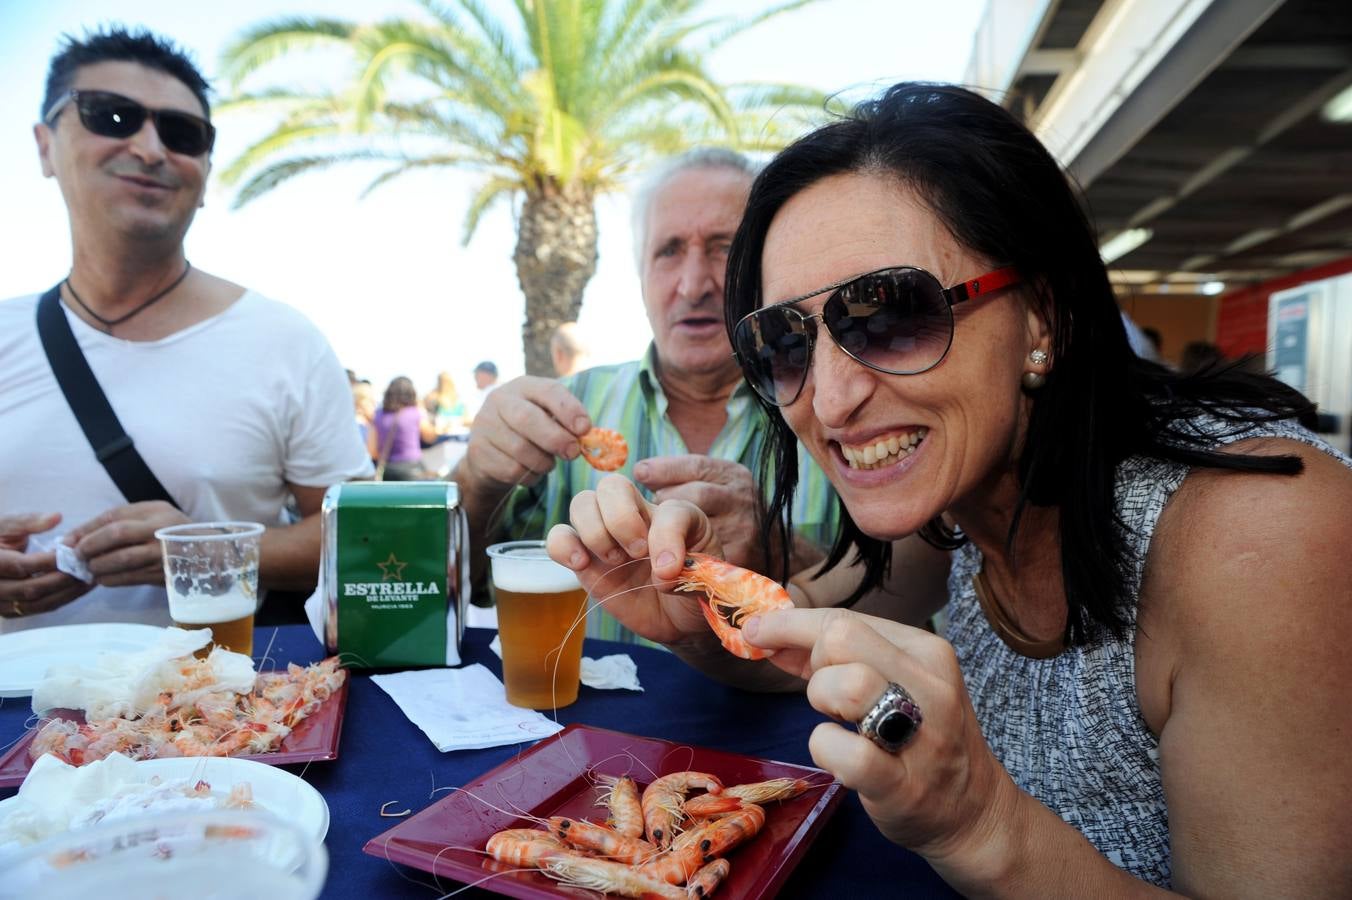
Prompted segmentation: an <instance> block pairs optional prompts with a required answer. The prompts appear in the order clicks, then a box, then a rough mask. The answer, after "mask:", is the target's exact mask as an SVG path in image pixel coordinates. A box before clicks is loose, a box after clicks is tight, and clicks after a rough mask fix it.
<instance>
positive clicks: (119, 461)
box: [38, 284, 181, 509]
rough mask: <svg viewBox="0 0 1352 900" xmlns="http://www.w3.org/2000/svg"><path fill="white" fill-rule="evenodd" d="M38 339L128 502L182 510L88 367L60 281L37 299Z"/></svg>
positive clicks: (91, 442) (100, 458)
mask: <svg viewBox="0 0 1352 900" xmlns="http://www.w3.org/2000/svg"><path fill="white" fill-rule="evenodd" d="M38 337H40V338H41V339H42V349H43V352H45V353H46V354H47V362H48V363H50V364H51V367H52V374H53V375H55V376H56V383H57V384H58V385H60V386H61V393H62V394H64V395H65V396H66V403H68V404H69V405H70V411H71V412H73V413H74V414H75V419H76V421H78V422H79V423H80V428H81V429H82V430H83V431H84V435H85V438H86V439H87V440H88V441H89V446H91V447H93V448H94V455H95V456H96V457H97V458H98V461H99V462H100V463H102V464H103V467H104V468H105V469H107V470H108V477H110V478H112V479H113V483H114V484H116V485H117V489H118V490H119V491H121V492H122V495H123V496H124V497H126V498H127V502H128V503H140V502H142V501H145V500H163V501H164V502H166V503H168V504H170V505H172V506H173V507H174V508H175V509H181V507H179V505H178V504H177V503H175V502H174V498H173V497H171V496H169V492H168V491H167V490H165V489H164V485H162V484H160V480H159V479H158V478H156V477H155V473H154V472H152V471H150V467H149V466H147V465H146V461H145V460H144V459H142V458H141V454H140V453H137V452H136V445H135V444H133V443H132V439H131V437H130V436H129V435H128V434H127V432H126V430H125V429H124V428H123V427H122V423H121V422H119V421H118V419H117V413H115V412H113V407H112V406H111V405H110V404H109V403H108V398H107V396H105V395H104V393H103V388H102V387H100V386H99V380H98V379H97V378H95V377H94V371H93V370H92V369H90V368H89V361H88V360H86V359H85V355H84V352H83V351H81V350H80V344H79V342H77V341H76V340H75V333H74V332H73V331H71V330H70V322H68V321H66V313H65V310H63V309H62V308H61V285H59V284H58V285H57V286H56V287H54V288H52V289H51V290H50V291H48V292H47V293H45V294H43V295H42V299H40V300H38Z"/></svg>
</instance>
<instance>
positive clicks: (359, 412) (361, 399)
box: [352, 378, 376, 459]
mask: <svg viewBox="0 0 1352 900" xmlns="http://www.w3.org/2000/svg"><path fill="white" fill-rule="evenodd" d="M352 412H353V418H354V419H355V420H356V423H357V434H358V435H359V436H360V437H361V442H362V446H364V447H366V448H367V453H368V455H370V457H371V458H372V459H375V457H376V454H375V451H374V450H373V449H372V448H373V447H374V446H375V439H376V435H375V418H376V389H375V388H374V387H372V386H371V382H369V381H367V380H366V379H364V378H363V379H358V380H356V381H354V382H352Z"/></svg>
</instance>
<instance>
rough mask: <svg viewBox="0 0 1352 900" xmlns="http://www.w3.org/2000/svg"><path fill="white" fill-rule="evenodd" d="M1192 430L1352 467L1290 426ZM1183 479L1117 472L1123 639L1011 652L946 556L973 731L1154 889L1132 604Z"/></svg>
mask: <svg viewBox="0 0 1352 900" xmlns="http://www.w3.org/2000/svg"><path fill="white" fill-rule="evenodd" d="M1194 426H1195V427H1197V428H1199V429H1202V430H1203V432H1204V433H1206V434H1207V435H1209V436H1211V437H1214V438H1215V439H1216V444H1217V446H1219V445H1223V444H1228V443H1231V442H1233V441H1238V440H1243V439H1245V438H1250V437H1282V438H1290V439H1292V440H1296V441H1300V442H1302V443H1305V444H1309V445H1311V446H1313V447H1316V448H1318V449H1320V450H1323V451H1324V452H1326V453H1328V454H1329V455H1331V456H1333V457H1335V458H1336V459H1339V460H1341V461H1342V462H1343V463H1344V464H1345V465H1348V466H1349V467H1352V460H1349V459H1348V458H1347V457H1345V456H1343V455H1342V454H1341V453H1339V452H1338V451H1337V450H1335V449H1334V448H1332V447H1330V446H1329V445H1328V444H1326V443H1324V442H1323V441H1321V440H1320V439H1319V438H1317V437H1315V436H1314V435H1313V434H1312V433H1311V432H1309V431H1306V430H1305V429H1303V428H1301V427H1300V426H1299V425H1297V424H1295V423H1294V422H1276V423H1264V424H1260V425H1254V426H1251V427H1250V428H1248V429H1247V430H1245V431H1242V432H1240V433H1236V434H1229V435H1225V434H1223V432H1224V431H1226V430H1228V429H1230V428H1233V427H1234V426H1233V425H1231V424H1229V423H1222V422H1220V421H1219V420H1216V419H1212V418H1209V417H1207V418H1201V419H1198V420H1196V421H1195V422H1194ZM1188 472H1189V468H1188V467H1187V466H1183V465H1179V464H1177V463H1173V462H1165V461H1161V460H1156V459H1147V458H1144V457H1132V458H1130V459H1128V460H1126V461H1124V462H1123V463H1122V464H1121V465H1120V466H1119V467H1118V470H1117V478H1116V498H1117V512H1118V515H1119V516H1120V517H1121V520H1122V521H1123V522H1124V524H1125V525H1126V527H1127V530H1128V538H1127V552H1128V559H1129V560H1130V561H1131V567H1130V572H1129V574H1128V578H1127V587H1128V590H1129V593H1130V596H1131V598H1132V604H1131V608H1130V609H1127V610H1125V611H1124V613H1125V619H1126V622H1127V629H1126V635H1127V636H1126V637H1125V638H1124V639H1122V640H1115V639H1112V638H1105V639H1103V640H1102V641H1100V642H1098V643H1094V644H1091V645H1089V646H1085V647H1072V648H1070V649H1069V650H1066V651H1065V652H1064V653H1061V654H1060V655H1058V656H1055V657H1053V658H1051V659H1041V660H1038V659H1029V658H1027V657H1024V656H1021V655H1019V654H1018V653H1015V652H1014V651H1013V650H1011V649H1010V648H1009V647H1008V646H1006V645H1005V643H1004V642H1003V641H1001V640H1000V638H999V637H998V636H997V635H996V634H995V632H994V631H993V630H992V629H991V627H990V625H989V623H988V622H987V621H986V618H985V616H984V615H983V614H982V611H981V606H980V604H979V603H978V601H977V598H976V592H975V589H974V588H973V586H972V576H973V575H975V574H976V573H977V571H978V570H979V569H980V568H981V563H982V558H981V552H980V551H979V550H977V549H976V547H974V546H973V545H971V544H967V545H965V546H963V547H961V548H959V549H958V550H956V551H954V557H953V565H952V568H951V570H950V573H949V581H948V595H949V603H948V607H947V609H946V610H945V612H946V613H947V616H948V626H947V629H946V636H947V638H948V640H949V641H950V642H951V643H952V644H953V646H954V648H955V649H956V651H957V655H958V661H959V662H960V663H961V665H962V674H963V678H964V679H966V683H967V689H968V691H969V692H970V694H971V697H972V704H973V706H974V707H975V709H976V715H977V719H978V720H979V721H980V723H981V730H982V732H983V733H984V734H985V737H986V741H987V742H988V743H989V744H990V746H991V749H992V750H993V751H994V753H995V756H996V758H997V759H999V760H1000V761H1001V763H1003V764H1004V766H1005V769H1006V770H1007V771H1008V772H1009V774H1010V775H1011V776H1012V777H1013V779H1014V782H1015V783H1016V784H1017V785H1018V786H1019V787H1020V788H1022V789H1023V790H1024V791H1027V792H1028V793H1029V794H1031V795H1033V796H1034V797H1036V798H1037V799H1038V800H1039V801H1041V802H1042V803H1043V804H1045V805H1046V806H1047V807H1049V808H1050V809H1051V810H1052V811H1053V812H1055V813H1056V814H1057V815H1059V816H1060V817H1061V818H1062V819H1064V820H1065V821H1066V822H1068V823H1070V824H1071V825H1073V826H1074V827H1075V828H1077V829H1079V831H1080V832H1081V833H1082V834H1083V835H1084V836H1085V837H1087V838H1088V839H1089V841H1090V842H1091V843H1092V844H1094V846H1095V847H1097V848H1098V849H1099V851H1100V852H1102V853H1103V854H1104V855H1105V856H1107V857H1108V859H1109V860H1110V861H1112V863H1113V864H1114V865H1116V866H1118V867H1120V868H1122V869H1125V870H1126V871H1128V872H1130V873H1131V874H1133V875H1135V876H1137V877H1138V878H1141V879H1144V880H1145V881H1148V882H1151V883H1153V884H1156V885H1160V886H1162V887H1168V886H1169V884H1170V882H1171V878H1172V874H1171V866H1170V855H1169V817H1168V811H1167V810H1166V809H1165V804H1164V788H1163V785H1162V784H1161V782H1160V766H1159V742H1158V741H1157V740H1156V739H1155V737H1154V735H1152V734H1151V733H1150V730H1149V729H1148V728H1147V727H1146V724H1145V721H1144V719H1142V717H1141V710H1140V705H1139V703H1138V702H1137V696H1136V659H1135V650H1134V645H1135V625H1136V600H1137V599H1138V598H1139V596H1140V587H1141V578H1142V575H1143V573H1144V571H1145V558H1146V552H1147V550H1148V549H1149V547H1150V539H1151V536H1152V535H1153V534H1154V532H1155V524H1156V522H1157V521H1158V520H1159V516H1160V512H1161V511H1162V510H1163V509H1164V506H1165V504H1166V503H1167V502H1168V501H1169V498H1170V496H1172V495H1173V493H1174V491H1175V490H1177V489H1178V486H1179V485H1180V484H1182V483H1183V479H1184V478H1185V477H1186V476H1187V474H1188Z"/></svg>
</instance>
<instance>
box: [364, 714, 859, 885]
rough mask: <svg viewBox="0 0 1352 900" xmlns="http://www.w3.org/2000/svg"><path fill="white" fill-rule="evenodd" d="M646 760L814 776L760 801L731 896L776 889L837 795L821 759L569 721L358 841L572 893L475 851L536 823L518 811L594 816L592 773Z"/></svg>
mask: <svg viewBox="0 0 1352 900" xmlns="http://www.w3.org/2000/svg"><path fill="white" fill-rule="evenodd" d="M650 769H651V770H652V772H655V773H656V774H657V775H666V774H668V773H671V772H679V771H682V770H685V769H693V770H695V771H698V772H708V773H709V774H711V775H717V776H718V777H719V778H720V779H722V781H723V783H724V784H728V785H733V784H745V783H748V782H753V781H765V780H767V779H770V778H802V779H804V780H806V781H808V782H809V783H810V784H812V785H813V787H812V788H810V789H809V790H808V791H807V792H806V793H804V794H802V795H801V796H799V797H795V798H794V799H792V800H787V801H785V802H783V803H770V804H767V806H766V810H765V811H766V822H765V828H764V829H763V830H762V831H761V833H760V834H759V835H757V837H756V839H755V840H754V841H751V842H750V843H748V844H746V845H745V846H742V847H739V848H737V849H736V850H734V851H733V852H732V853H731V854H730V855H729V857H728V861H729V862H731V863H732V873H731V874H730V875H729V876H728V880H727V881H726V882H724V883H723V884H722V885H720V886H719V888H718V892H717V896H718V897H720V898H729V900H752V898H761V897H772V896H774V894H775V893H776V892H777V891H778V890H779V889H780V888H781V887H782V886H783V885H784V881H785V880H786V879H787V878H788V877H789V873H790V872H791V871H793V867H794V866H796V865H797V864H798V861H799V860H800V859H801V858H802V856H803V854H804V853H806V852H807V849H808V846H809V845H810V844H811V843H812V841H813V840H814V839H815V838H816V836H817V834H818V832H819V831H820V830H821V828H822V826H823V825H824V824H826V820H827V819H828V818H830V816H831V814H832V813H833V812H835V809H836V807H837V806H838V805H839V804H840V801H841V799H842V798H843V796H844V793H843V788H842V786H841V785H840V784H839V783H837V782H835V781H833V780H832V778H831V776H830V775H829V774H828V773H826V772H823V771H822V770H821V769H813V768H808V767H806V766H793V765H789V764H787V763H778V762H771V761H769V760H764V759H755V758H753V757H750V756H741V755H739V754H736V753H725V752H723V751H721V750H710V749H706V748H703V747H691V746H688V745H683V744H674V743H672V742H670V741H662V740H656V739H654V738H645V737H637V736H635V735H632V734H622V733H620V732H617V731H606V730H604V729H600V728H592V727H590V726H587V725H569V726H568V727H567V728H565V729H564V730H563V731H561V732H559V733H558V734H556V735H553V736H552V737H549V738H546V739H545V740H543V741H541V742H540V743H538V744H536V745H535V746H534V747H532V748H530V749H529V750H527V751H525V752H524V753H522V754H521V755H520V756H517V757H515V758H514V759H511V760H509V761H508V762H506V763H504V764H503V765H501V766H498V767H497V768H496V769H493V770H492V771H491V772H488V773H487V774H485V775H483V776H481V777H480V778H478V779H477V780H475V781H473V782H471V783H469V784H466V785H465V786H464V788H463V790H461V791H456V792H454V793H452V794H451V795H450V796H449V797H446V798H445V799H443V800H440V801H438V802H436V803H434V804H433V805H431V806H429V807H428V808H427V809H424V810H423V811H422V812H420V813H418V814H417V815H416V816H413V817H412V818H410V819H406V820H404V821H403V822H401V823H399V824H398V825H396V826H395V827H393V828H391V829H390V830H389V831H386V832H385V833H384V834H381V835H378V836H376V837H374V838H372V839H371V840H369V841H367V843H366V846H365V847H363V848H362V849H363V851H364V852H366V853H369V854H371V855H372V856H377V857H380V858H381V859H389V860H392V861H394V862H398V863H404V864H405V865H409V866H413V867H414V868H416V869H422V870H423V871H426V872H431V873H432V874H434V875H438V876H445V877H447V878H454V879H455V880H457V881H462V882H465V883H466V884H471V883H473V884H477V886H478V887H480V888H482V889H484V890H488V891H494V892H496V893H499V894H506V895H507V896H509V897H525V898H537V897H559V896H567V897H576V896H578V892H577V891H576V890H574V889H571V888H565V887H563V886H562V885H560V884H558V883H557V882H555V881H551V880H550V879H549V878H546V877H545V876H544V875H542V874H540V873H539V872H522V871H519V870H509V871H506V872H504V871H503V867H502V866H501V865H499V864H498V863H496V862H494V861H493V860H491V859H489V858H488V857H486V856H484V854H483V853H482V850H483V848H484V846H485V845H486V844H487V843H488V839H489V838H490V837H491V836H492V835H493V833H494V832H497V831H500V830H501V829H503V828H530V827H533V826H534V823H533V822H531V821H529V820H528V819H525V818H524V817H523V815H522V813H527V814H530V815H532V816H539V817H547V816H556V815H561V816H572V817H575V818H584V819H589V820H591V821H601V820H603V819H604V818H605V810H604V808H602V807H598V806H596V805H595V802H596V798H597V791H596V788H595V784H596V776H597V775H630V776H632V777H633V778H634V780H635V781H637V782H638V784H639V787H640V789H642V787H643V786H644V785H646V784H647V783H648V782H649V781H651V780H652V777H653V776H652V775H651V774H650V773H649V770H650ZM475 798H482V800H483V801H486V802H480V801H479V800H478V799H475ZM488 804H492V806H489V805H488ZM494 807H496V808H494ZM513 810H520V811H521V812H520V813H518V812H513ZM490 876H491V877H490ZM485 878H487V879H488V880H486V881H485V880H484V879H485Z"/></svg>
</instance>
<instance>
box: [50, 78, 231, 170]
mask: <svg viewBox="0 0 1352 900" xmlns="http://www.w3.org/2000/svg"><path fill="white" fill-rule="evenodd" d="M72 101H73V102H74V103H75V108H76V109H77V110H79V112H80V122H81V124H83V125H84V127H85V128H86V129H88V130H89V131H90V132H91V133H93V134H97V135H100V136H102V137H110V138H118V139H125V138H129V137H131V136H132V135H133V134H136V132H138V131H140V130H141V126H143V125H144V124H145V122H146V119H147V118H149V119H150V120H151V121H152V122H154V123H155V132H156V134H158V135H159V136H160V143H161V144H163V145H164V146H165V148H166V149H168V150H172V151H173V152H174V153H181V154H183V155H184V156H201V155H202V154H204V153H206V152H208V151H210V150H211V145H212V144H213V143H215V141H216V129H215V128H214V127H213V126H212V124H211V123H210V122H208V121H207V120H206V119H203V118H202V117H201V116H194V115H193V114H191V113H185V112H179V111H178V110H175V109H149V108H147V107H145V106H142V105H141V104H140V103H137V102H136V101H135V100H133V99H131V98H130V97H124V96H122V95H121V94H114V93H111V92H109V91H67V92H66V94H65V95H64V96H62V97H61V99H60V100H57V101H56V102H55V103H53V104H52V108H51V109H50V110H49V111H48V112H47V118H46V123H47V125H48V126H50V125H51V124H52V123H53V122H55V121H56V117H57V116H59V115H61V110H63V109H65V108H66V104H68V103H71V102H72Z"/></svg>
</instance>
